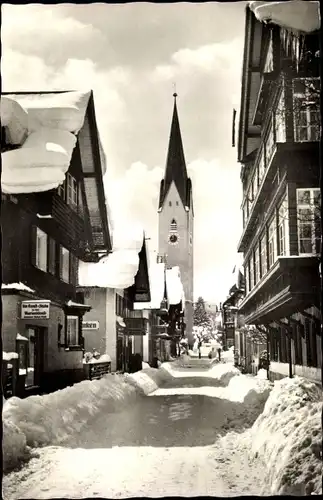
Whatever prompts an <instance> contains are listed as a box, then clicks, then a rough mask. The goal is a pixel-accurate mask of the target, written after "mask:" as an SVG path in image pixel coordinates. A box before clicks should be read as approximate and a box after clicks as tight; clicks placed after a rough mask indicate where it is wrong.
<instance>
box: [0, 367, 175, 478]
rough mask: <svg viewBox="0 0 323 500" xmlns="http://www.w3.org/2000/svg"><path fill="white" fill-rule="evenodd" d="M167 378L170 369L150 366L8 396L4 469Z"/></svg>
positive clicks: (61, 441)
mask: <svg viewBox="0 0 323 500" xmlns="http://www.w3.org/2000/svg"><path fill="white" fill-rule="evenodd" d="M167 377H168V378H169V374H167V372H165V371H162V370H158V369H155V368H150V367H149V368H147V369H145V370H143V371H140V372H137V373H134V374H131V375H128V374H125V375H115V374H109V375H105V376H104V377H103V378H102V379H100V380H93V381H89V380H85V381H83V382H80V383H78V384H75V385H73V386H72V387H66V388H65V389H62V390H59V391H56V392H54V393H52V394H46V395H44V396H30V397H28V398H26V399H19V398H17V397H12V398H10V399H8V400H7V401H5V402H4V405H3V422H4V427H3V429H4V431H3V433H4V441H3V456H4V464H5V469H4V470H9V469H10V468H13V467H15V466H17V465H18V464H19V461H20V460H21V459H22V458H23V457H24V456H25V455H26V453H27V451H28V450H27V446H30V447H37V446H45V445H52V446H55V445H62V444H63V443H64V442H65V441H66V440H68V439H69V438H70V436H71V434H73V433H75V432H80V431H81V430H82V429H83V428H84V427H85V426H86V424H87V423H88V422H89V421H90V419H91V418H93V417H94V416H96V415H97V414H98V413H99V412H100V411H102V410H103V409H104V411H105V412H107V411H108V412H114V411H118V410H120V409H121V408H122V407H123V405H126V404H129V403H131V401H134V400H135V399H136V397H138V395H139V394H149V393H150V392H152V391H154V390H156V388H158V384H159V383H161V382H162V381H163V380H165V379H166V378H167Z"/></svg>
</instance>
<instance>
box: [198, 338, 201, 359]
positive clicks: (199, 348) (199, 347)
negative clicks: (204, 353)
mask: <svg viewBox="0 0 323 500" xmlns="http://www.w3.org/2000/svg"><path fill="white" fill-rule="evenodd" d="M201 347H202V340H200V341H199V345H198V350H199V359H201Z"/></svg>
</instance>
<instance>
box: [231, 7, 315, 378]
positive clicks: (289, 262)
mask: <svg viewBox="0 0 323 500" xmlns="http://www.w3.org/2000/svg"><path fill="white" fill-rule="evenodd" d="M318 51H319V35H318V33H317V32H313V33H309V34H307V35H306V36H305V35H302V37H301V40H300V39H299V38H298V39H297V37H294V38H293V35H291V34H290V32H288V31H287V30H285V29H284V28H282V27H280V26H278V25H276V24H274V23H272V24H265V23H262V22H260V21H258V20H257V18H256V17H255V15H254V14H253V12H252V11H251V10H250V8H249V7H247V8H246V29H245V45H244V60H243V77H242V90H241V111H240V123H239V138H238V160H239V162H240V163H241V164H242V167H241V181H242V186H243V202H242V217H243V232H242V235H241V239H240V242H239V245H238V251H239V252H243V255H244V269H245V282H246V295H245V298H244V300H243V301H242V303H241V304H240V312H241V313H243V315H244V318H245V322H246V324H249V325H256V326H258V327H259V328H260V329H262V331H265V332H266V334H267V336H268V344H269V352H270V370H269V372H270V377H271V378H281V377H283V376H286V375H287V376H288V375H289V376H293V374H298V375H303V376H307V377H309V378H311V379H313V380H320V379H321V366H322V349H321V338H322V337H321V310H320V272H319V263H320V257H321V221H320V219H321V217H320V215H321V214H320V211H321V210H320V159H319V146H320V144H319V139H320V126H321V125H320V110H319V95H320V90H319V89H320V72H319V58H318V57H317V54H318V53H319V52H318Z"/></svg>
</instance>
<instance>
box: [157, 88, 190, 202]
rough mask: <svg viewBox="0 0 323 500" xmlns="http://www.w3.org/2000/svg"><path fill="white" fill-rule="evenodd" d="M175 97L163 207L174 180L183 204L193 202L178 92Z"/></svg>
mask: <svg viewBox="0 0 323 500" xmlns="http://www.w3.org/2000/svg"><path fill="white" fill-rule="evenodd" d="M173 97H174V110H173V118H172V125H171V129H170V136H169V144H168V153H167V160H166V169H165V176H164V179H163V180H162V181H161V185H160V196H159V208H161V207H162V205H163V203H164V200H165V197H166V195H167V192H168V190H169V187H170V185H171V183H172V182H174V183H175V185H176V187H177V190H178V193H179V195H180V197H181V200H182V202H183V205H184V206H188V207H189V206H190V202H191V195H190V191H191V182H190V179H189V178H188V176H187V170H186V163H185V156H184V149H183V143H182V136H181V130H180V126H179V120H178V113H177V105H176V97H177V94H176V93H175V94H173Z"/></svg>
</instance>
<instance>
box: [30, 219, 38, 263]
mask: <svg viewBox="0 0 323 500" xmlns="http://www.w3.org/2000/svg"><path fill="white" fill-rule="evenodd" d="M36 248H37V227H36V226H31V236H30V261H31V263H32V265H33V266H35V265H36Z"/></svg>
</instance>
